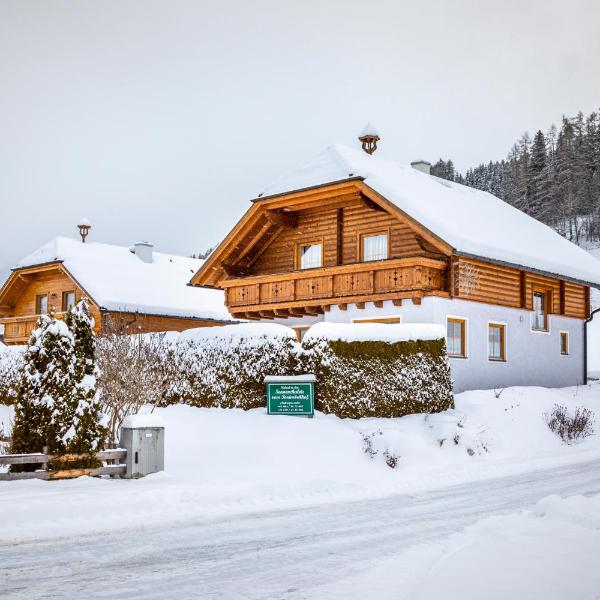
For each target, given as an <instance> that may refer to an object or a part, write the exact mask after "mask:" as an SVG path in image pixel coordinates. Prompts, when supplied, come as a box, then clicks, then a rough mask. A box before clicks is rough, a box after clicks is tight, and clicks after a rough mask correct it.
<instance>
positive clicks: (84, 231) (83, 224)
mask: <svg viewBox="0 0 600 600" xmlns="http://www.w3.org/2000/svg"><path fill="white" fill-rule="evenodd" d="M77 227H79V235H80V236H81V243H82V244H85V238H86V237H87V236H88V233H89V232H90V229H91V228H92V224H91V223H90V222H89V220H88V219H85V218H84V219H80V220H79V224H78V225H77Z"/></svg>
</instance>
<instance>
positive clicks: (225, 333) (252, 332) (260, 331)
mask: <svg viewBox="0 0 600 600" xmlns="http://www.w3.org/2000/svg"><path fill="white" fill-rule="evenodd" d="M266 338H272V339H276V338H281V339H286V338H287V339H294V340H295V339H296V335H295V333H294V330H293V329H291V328H290V327H286V326H285V325H278V324H277V323H238V324H235V325H222V326H216V327H198V328H195V329H188V330H186V331H183V332H182V333H181V334H180V335H179V337H178V339H177V343H179V344H182V343H196V342H205V341H206V340H211V341H213V342H215V343H219V342H218V340H222V342H227V343H229V342H232V341H234V340H237V341H239V340H241V339H245V340H261V339H266Z"/></svg>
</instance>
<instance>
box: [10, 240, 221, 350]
mask: <svg viewBox="0 0 600 600" xmlns="http://www.w3.org/2000/svg"><path fill="white" fill-rule="evenodd" d="M202 264H203V261H202V260H198V259H193V258H188V257H185V256H174V255H169V254H162V253H158V252H154V250H153V247H152V245H151V244H149V243H147V242H141V243H138V244H135V245H134V246H133V247H132V248H127V247H123V246H113V245H109V244H100V243H89V242H88V243H82V242H81V241H77V240H74V239H71V238H66V237H57V238H55V239H53V240H52V241H50V242H48V243H47V244H44V245H43V246H42V247H41V248H38V249H37V250H36V251H35V252H33V253H32V254H30V255H29V256H26V257H25V258H23V259H21V260H20V261H19V262H18V263H17V265H16V266H15V267H14V268H13V269H12V272H11V274H10V275H9V277H8V279H7V280H6V282H5V283H4V285H3V286H2V287H1V288H0V325H4V343H5V344H23V343H26V342H27V340H28V338H29V334H30V333H31V330H32V329H33V327H34V326H35V324H36V322H37V319H38V317H39V315H41V314H46V313H49V312H53V313H54V314H55V315H57V316H58V317H62V316H63V315H64V314H65V312H66V311H67V310H68V309H69V307H70V306H72V305H73V304H74V303H76V302H77V301H78V300H79V299H80V298H82V297H84V296H85V297H87V298H88V299H89V301H90V304H91V308H92V314H93V316H94V319H95V322H96V333H101V332H104V331H107V330H109V329H110V330H114V331H116V332H123V333H127V332H130V333H131V332H157V331H183V330H185V329H190V328H192V327H209V326H211V325H223V324H225V323H231V322H232V318H231V316H230V315H229V313H228V312H227V309H226V307H225V305H224V301H223V292H222V291H218V290H202V289H197V288H192V287H190V286H189V285H187V284H188V281H189V280H190V278H191V277H192V275H193V274H194V273H195V272H196V271H197V270H198V269H199V268H200V267H201V266H202Z"/></svg>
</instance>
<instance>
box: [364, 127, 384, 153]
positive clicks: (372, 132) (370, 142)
mask: <svg viewBox="0 0 600 600" xmlns="http://www.w3.org/2000/svg"><path fill="white" fill-rule="evenodd" d="M380 139H381V138H380V137H379V133H377V129H375V127H373V125H371V123H367V126H366V127H365V128H364V129H363V130H362V132H361V134H360V135H359V136H358V141H359V142H360V143H361V144H362V149H363V150H364V151H365V152H366V153H367V154H373V152H375V150H377V142H378V141H379V140H380Z"/></svg>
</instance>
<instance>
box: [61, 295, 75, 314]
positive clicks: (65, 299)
mask: <svg viewBox="0 0 600 600" xmlns="http://www.w3.org/2000/svg"><path fill="white" fill-rule="evenodd" d="M73 306H75V292H63V295H62V310H63V311H64V312H67V311H68V310H69V309H70V308H71V307H73Z"/></svg>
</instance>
